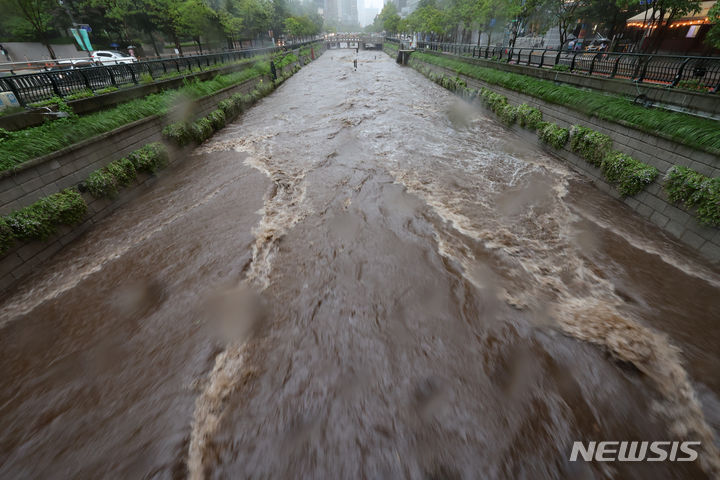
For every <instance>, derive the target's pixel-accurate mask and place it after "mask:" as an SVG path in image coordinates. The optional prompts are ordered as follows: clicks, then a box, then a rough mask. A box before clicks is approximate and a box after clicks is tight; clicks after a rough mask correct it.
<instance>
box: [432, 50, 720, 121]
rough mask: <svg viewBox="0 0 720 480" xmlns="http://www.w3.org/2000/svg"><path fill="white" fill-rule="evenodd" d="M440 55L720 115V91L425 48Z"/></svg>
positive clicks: (719, 116)
mask: <svg viewBox="0 0 720 480" xmlns="http://www.w3.org/2000/svg"><path fill="white" fill-rule="evenodd" d="M423 53H430V54H433V55H439V56H449V57H451V58H453V59H454V60H459V61H461V62H465V63H470V64H473V65H478V66H481V67H486V68H492V69H495V70H502V71H505V72H511V73H519V74H522V75H528V76H530V77H536V78H542V79H543V80H550V81H552V82H562V83H567V84H568V85H575V86H577V87H584V88H591V89H593V90H599V91H603V92H610V93H614V94H617V95H624V96H628V97H631V98H635V97H636V96H637V95H638V94H644V95H646V96H647V97H648V98H649V99H651V100H652V101H654V102H657V103H659V104H661V105H672V106H674V107H678V108H679V109H681V110H683V111H686V112H689V113H700V114H705V115H709V116H712V117H713V118H716V119H720V94H717V93H716V94H712V93H703V92H694V91H691V90H684V89H680V88H667V87H666V86H665V85H655V84H652V83H640V84H636V83H634V82H632V81H630V80H626V79H619V78H609V77H603V76H591V75H585V74H580V73H570V72H560V71H557V70H552V69H549V68H538V67H532V66H528V65H516V64H512V63H503V62H497V61H493V60H486V59H484V58H468V57H462V56H457V55H449V54H441V53H436V52H423Z"/></svg>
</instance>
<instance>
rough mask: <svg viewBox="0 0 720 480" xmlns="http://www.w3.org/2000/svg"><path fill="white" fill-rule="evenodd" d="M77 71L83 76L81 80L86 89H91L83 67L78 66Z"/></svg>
mask: <svg viewBox="0 0 720 480" xmlns="http://www.w3.org/2000/svg"><path fill="white" fill-rule="evenodd" d="M78 72H79V73H80V76H81V77H82V78H83V81H84V82H85V86H86V87H87V88H88V90H93V88H92V86H91V85H90V79H88V77H87V75H85V69H84V68H79V69H78ZM93 91H94V90H93Z"/></svg>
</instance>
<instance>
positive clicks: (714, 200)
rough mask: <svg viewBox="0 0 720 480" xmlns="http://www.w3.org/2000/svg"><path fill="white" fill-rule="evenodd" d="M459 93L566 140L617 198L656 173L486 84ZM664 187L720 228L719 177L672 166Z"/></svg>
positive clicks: (558, 143)
mask: <svg viewBox="0 0 720 480" xmlns="http://www.w3.org/2000/svg"><path fill="white" fill-rule="evenodd" d="M411 65H412V66H413V68H416V69H417V70H418V71H420V72H421V73H423V74H425V75H426V76H427V77H429V78H431V79H433V80H435V81H436V82H437V81H438V79H439V78H441V75H438V74H437V73H435V72H433V71H431V70H430V69H429V68H427V67H426V66H425V65H423V64H422V63H421V62H418V61H417V60H416V61H415V62H413V61H412V58H411ZM438 83H441V84H442V82H438ZM451 89H453V88H452V87H451ZM455 90H456V91H457V89H455ZM461 93H462V95H463V96H465V97H466V98H470V99H472V98H476V97H477V98H479V99H480V100H481V101H482V102H483V103H484V104H485V106H487V107H488V108H489V109H491V110H492V111H493V112H495V113H496V114H497V115H498V116H499V117H501V120H503V122H504V123H506V124H508V125H511V124H512V123H514V122H517V123H518V124H520V125H521V126H522V127H524V128H527V129H530V130H537V135H538V137H539V139H540V140H541V141H543V142H544V143H546V144H548V145H551V146H552V147H554V148H555V149H558V150H559V149H561V148H563V147H564V146H565V144H567V142H568V140H570V150H571V151H572V152H574V153H576V154H577V155H578V156H580V157H582V158H584V159H585V160H586V161H587V162H588V163H590V164H591V165H593V166H595V167H598V168H600V171H601V172H602V174H603V176H604V178H605V180H606V181H607V182H608V183H609V184H611V185H614V186H615V188H617V190H618V192H619V193H620V195H622V196H623V197H627V196H632V195H636V194H637V193H639V192H641V191H642V190H644V189H645V188H646V187H647V186H648V185H650V184H651V183H653V182H654V181H655V179H656V178H657V176H658V175H659V173H660V172H659V171H658V169H657V168H655V167H653V166H652V165H648V164H646V163H643V162H640V161H638V160H636V159H634V158H632V157H631V156H629V155H627V154H624V153H622V152H618V151H614V150H612V139H611V138H610V137H608V136H607V135H604V134H602V133H600V132H596V131H594V130H592V129H590V128H587V127H584V126H581V125H574V126H573V127H572V129H571V130H569V129H567V128H562V127H560V126H558V125H556V124H554V123H548V122H544V121H542V112H541V111H540V110H538V109H536V108H533V107H530V106H528V105H526V104H522V105H518V106H512V105H510V104H508V101H507V97H505V96H504V95H500V94H498V93H495V92H493V91H492V90H490V89H487V88H481V89H480V90H479V91H476V90H473V89H468V88H464V89H462V92H461ZM664 188H665V191H666V192H667V194H668V197H669V198H670V200H671V201H672V202H674V203H680V204H683V205H684V206H685V207H686V208H688V209H693V208H694V209H695V216H696V218H697V219H698V221H699V222H700V223H702V224H704V225H709V226H715V227H720V178H710V177H706V176H704V175H702V174H700V173H699V172H696V171H694V170H691V169H689V168H687V167H682V166H674V167H671V168H670V170H668V172H667V174H666V176H665V181H664Z"/></svg>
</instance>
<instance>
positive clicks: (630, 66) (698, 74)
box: [389, 39, 720, 93]
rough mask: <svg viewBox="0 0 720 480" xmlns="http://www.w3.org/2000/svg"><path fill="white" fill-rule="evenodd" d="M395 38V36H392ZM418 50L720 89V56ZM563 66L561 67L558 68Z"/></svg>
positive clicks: (422, 46) (452, 47) (460, 47)
mask: <svg viewBox="0 0 720 480" xmlns="http://www.w3.org/2000/svg"><path fill="white" fill-rule="evenodd" d="M389 40H395V39H389ZM417 49H418V50H430V51H439V52H444V53H451V54H454V55H459V56H464V57H469V58H485V59H492V60H497V61H500V62H505V63H510V64H514V65H525V66H529V67H537V68H548V69H552V68H555V69H561V70H563V71H568V72H572V73H580V74H585V75H591V76H595V77H605V78H620V79H626V80H631V81H633V82H638V83H655V84H660V85H665V86H668V87H676V86H678V84H680V82H688V83H689V85H688V83H686V85H687V86H690V87H693V88H697V89H698V90H704V91H706V92H710V93H718V92H719V91H720V57H697V56H679V55H653V54H642V53H614V52H602V51H569V50H568V51H566V50H552V49H547V48H546V49H543V48H514V49H512V48H509V47H497V46H495V47H493V46H488V47H482V46H478V45H472V44H459V43H435V42H418V45H417ZM556 65H562V67H556Z"/></svg>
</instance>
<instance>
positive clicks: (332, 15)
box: [324, 0, 340, 25]
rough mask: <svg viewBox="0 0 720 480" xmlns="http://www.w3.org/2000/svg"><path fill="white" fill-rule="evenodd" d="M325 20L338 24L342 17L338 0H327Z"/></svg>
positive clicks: (331, 23)
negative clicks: (339, 13) (339, 12)
mask: <svg viewBox="0 0 720 480" xmlns="http://www.w3.org/2000/svg"><path fill="white" fill-rule="evenodd" d="M324 14H325V21H326V22H327V23H329V24H330V25H333V24H336V23H337V22H338V20H339V19H340V17H339V15H338V0H325V11H324Z"/></svg>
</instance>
